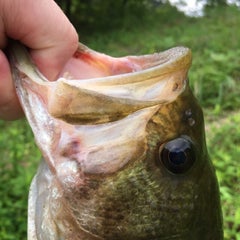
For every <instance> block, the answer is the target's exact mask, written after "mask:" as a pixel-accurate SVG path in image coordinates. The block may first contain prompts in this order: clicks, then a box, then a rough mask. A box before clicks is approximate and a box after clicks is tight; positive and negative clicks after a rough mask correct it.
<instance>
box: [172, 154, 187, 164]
mask: <svg viewBox="0 0 240 240" xmlns="http://www.w3.org/2000/svg"><path fill="white" fill-rule="evenodd" d="M168 158H169V160H171V162H172V163H173V164H175V165H181V164H184V163H185V162H186V155H185V153H184V152H182V151H176V152H169V156H168Z"/></svg>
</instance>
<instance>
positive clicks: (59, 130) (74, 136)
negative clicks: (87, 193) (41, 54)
mask: <svg viewBox="0 0 240 240" xmlns="http://www.w3.org/2000/svg"><path fill="white" fill-rule="evenodd" d="M9 56H10V63H11V67H12V73H13V79H14V81H15V85H16V90H17V94H18V97H19V99H20V102H21V104H22V107H23V109H24V112H25V115H26V117H27V119H28V122H29V124H30V125H31V128H32V130H33V133H34V135H35V139H36V143H37V145H38V146H39V148H40V149H41V151H42V153H43V155H44V158H45V160H46V161H47V163H48V166H49V168H50V170H51V171H52V172H57V175H58V177H59V178H60V179H63V181H65V183H66V181H67V180H66V179H68V180H69V179H71V183H69V184H72V183H76V182H79V179H80V178H81V177H80V175H79V174H80V173H79V172H84V173H86V174H110V173H114V172H116V171H118V170H119V169H121V168H123V167H124V166H125V165H126V164H127V163H128V162H129V161H131V160H133V159H141V158H144V156H145V155H144V154H146V148H147V146H146V131H145V128H146V125H147V123H148V121H149V120H150V119H151V117H152V116H153V114H154V113H156V111H157V110H158V109H159V108H160V107H161V105H163V104H166V103H169V102H171V101H173V100H175V99H176V98H177V97H178V96H179V95H180V94H181V93H182V92H183V91H184V89H185V86H186V84H187V72H188V69H189V67H190V65H191V51H190V50H189V49H188V48H185V47H176V48H172V49H170V50H167V51H164V52H161V53H156V54H150V55H143V56H127V57H121V58H113V57H110V56H107V55H105V54H102V53H98V52H96V51H93V50H91V49H89V48H88V47H86V46H85V45H83V44H79V48H78V50H77V51H76V53H75V54H74V56H73V57H72V58H71V59H70V60H69V62H68V63H67V64H66V66H65V67H64V69H63V70H62V72H61V73H60V75H59V77H58V79H57V80H56V81H49V80H48V79H46V78H45V77H44V76H43V75H42V74H41V73H40V72H39V70H38V68H37V67H36V66H35V64H34V63H33V62H32V60H31V58H30V56H29V53H28V51H27V50H26V48H24V47H23V46H22V45H21V44H19V43H17V42H13V43H12V44H11V46H10V50H9ZM133 136H134V138H133ZM79 169H80V170H79ZM69 181H70V180H69ZM66 184H67V183H66Z"/></svg>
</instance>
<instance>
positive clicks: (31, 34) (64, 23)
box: [0, 0, 78, 120]
mask: <svg viewBox="0 0 240 240" xmlns="http://www.w3.org/2000/svg"><path fill="white" fill-rule="evenodd" d="M9 38H11V39H15V40H18V41H20V42H21V43H23V44H24V45H26V46H27V47H28V48H29V49H30V55H31V57H32V59H33V60H34V62H35V63H36V65H37V66H38V68H39V70H40V71H41V72H42V73H43V74H44V75H45V76H46V77H47V78H48V79H50V80H54V79H56V77H57V75H58V73H59V72H60V71H61V69H62V68H63V66H64V65H65V64H66V62H67V61H68V60H69V59H70V58H71V56H72V55H73V53H74V52H75V51H76V49H77V47H78V35H77V33H76V30H75V29H74V27H73V26H72V24H71V23H70V22H69V20H68V19H67V17H66V16H65V15H64V13H63V12H62V10H61V9H60V8H59V7H58V5H57V4H56V3H55V2H54V1H53V0H41V1H40V0H38V1H32V0H8V1H2V0H0V119H4V120H15V119H18V118H20V117H22V116H23V111H22V109H21V107H20V104H19V101H18V98H17V96H16V92H15V88H14V85H13V81H12V76H11V72H10V66H9V62H8V60H7V57H6V55H5V54H4V51H3V49H4V48H5V47H6V46H7V44H8V39H9Z"/></svg>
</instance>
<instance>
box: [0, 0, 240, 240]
mask: <svg viewBox="0 0 240 240" xmlns="http://www.w3.org/2000/svg"><path fill="white" fill-rule="evenodd" d="M59 2H60V1H59ZM66 2H68V1H61V4H62V6H63V8H64V9H65V10H66V11H68V14H70V13H71V16H70V17H71V20H72V21H73V23H74V25H75V26H76V28H77V30H78V32H79V35H80V39H81V41H82V42H83V43H85V44H86V45H88V46H90V47H92V48H94V49H96V50H98V51H103V52H106V53H108V54H111V55H115V56H121V55H126V54H142V53H153V52H156V51H161V50H163V49H167V48H170V47H173V46H176V45H185V46H188V47H189V48H191V49H192V52H193V65H192V68H191V71H190V74H189V76H190V81H191V86H192V88H193V91H194V93H195V95H196V96H197V97H198V99H199V101H200V103H201V105H202V106H203V109H204V112H205V119H206V135H207V143H208V149H209V152H210V155H211V157H212V160H213V162H214V165H215V167H216V171H217V176H218V179H219V184H220V191H221V201H222V207H223V215H224V232H225V239H226V240H240V167H239V163H238V161H239V159H240V128H239V125H240V110H239V106H240V97H239V93H240V84H239V81H240V48H239V42H240V31H239V26H240V12H239V9H237V8H236V7H232V6H226V5H225V4H220V5H218V4H217V5H216V4H214V6H215V5H216V6H215V7H214V8H213V7H208V8H207V9H206V13H205V16H204V17H203V18H189V17H186V16H184V15H183V14H182V13H179V12H178V11H177V10H176V9H175V8H174V7H171V6H170V5H168V4H160V6H159V7H157V8H156V7H155V6H156V4H159V3H158V2H159V1H149V2H151V4H149V5H144V6H143V5H141V4H140V3H141V2H142V1H134V0H129V1H120V0H119V1H111V5H107V3H106V6H105V7H106V9H105V10H101V9H100V6H99V4H95V5H90V2H94V3H97V2H100V1H97V0H95V1H94V0H92V1H90V0H89V1H79V2H80V3H82V5H81V4H80V5H81V6H80V5H79V6H78V4H77V1H69V2H70V3H71V4H70V8H69V6H66ZM102 2H103V1H102ZM104 2H108V1H104ZM145 2H148V1H145ZM212 2H216V1H212ZM223 2H224V1H223ZM153 3H154V4H155V5H154V4H153ZM64 4H65V5H64ZM102 4H103V3H102ZM124 4H125V5H124ZM102 7H103V6H102ZM0 154H1V161H0V196H1V198H0V239H2V240H16V239H26V220H27V195H28V188H29V184H30V181H31V178H32V176H33V174H34V173H35V172H36V166H37V164H38V162H39V159H40V153H39V151H38V150H37V148H36V146H35V144H34V140H33V136H32V133H31V130H30V129H29V127H28V125H27V123H26V121H25V120H20V121H16V122H4V121H0Z"/></svg>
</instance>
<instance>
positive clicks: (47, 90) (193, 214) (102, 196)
mask: <svg viewBox="0 0 240 240" xmlns="http://www.w3.org/2000/svg"><path fill="white" fill-rule="evenodd" d="M10 56H11V57H10V61H11V65H12V72H13V77H14V80H15V84H16V89H17V93H18V96H19V99H20V102H21V104H22V106H23V109H24V111H25V114H26V117H27V119H28V122H29V124H30V125H31V127H32V130H33V133H34V135H35V139H36V143H37V145H38V146H39V148H40V150H41V151H42V154H43V157H44V160H43V161H42V163H41V164H40V167H39V169H38V172H37V174H36V176H35V177H34V179H33V181H32V185H31V188H30V194H29V211H28V218H29V219H28V239H29V240H36V239H37V240H77V239H79V240H98V239H102V240H103V239H104V240H221V239H223V233H222V216H221V207H220V201H219V189H218V183H217V180H216V176H215V171H214V168H213V165H212V163H211V161H210V159H209V156H208V152H207V148H206V143H205V134H204V121H203V114H202V110H201V108H200V106H199V105H198V103H197V101H196V99H195V98H194V96H193V94H192V92H191V90H190V88H189V85H188V80H187V73H188V70H189V67H190V65H191V52H190V50H189V49H187V48H185V47H176V48H173V49H170V50H167V51H164V52H161V53H156V54H152V55H143V56H128V57H122V58H113V57H110V56H107V55H104V54H101V53H98V52H95V51H93V50H91V49H89V48H87V47H86V46H84V45H82V44H79V49H78V51H77V52H76V54H75V55H74V56H73V58H72V59H71V60H70V61H69V63H68V64H67V65H66V67H65V68H64V69H63V71H62V73H61V74H60V76H59V78H58V79H57V80H56V81H54V82H50V81H48V80H47V79H46V78H45V77H44V76H43V75H42V74H41V73H39V71H38V70H37V67H36V66H35V65H34V63H33V62H32V60H31V59H30V57H29V55H28V52H27V51H26V49H25V48H24V47H23V46H21V45H19V44H17V43H14V44H13V45H12V46H11V48H10Z"/></svg>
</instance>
